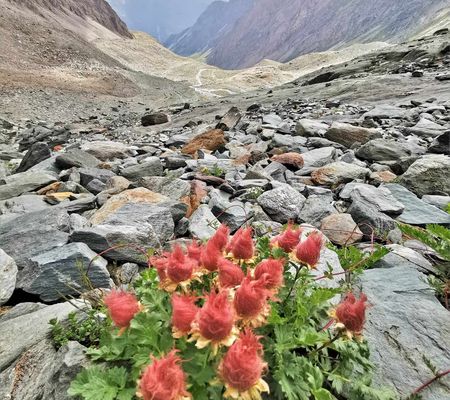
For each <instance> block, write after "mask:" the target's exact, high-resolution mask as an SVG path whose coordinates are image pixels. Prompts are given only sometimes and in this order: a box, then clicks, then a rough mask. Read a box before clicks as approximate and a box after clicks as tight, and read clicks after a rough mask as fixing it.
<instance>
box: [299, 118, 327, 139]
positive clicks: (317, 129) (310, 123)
mask: <svg viewBox="0 0 450 400" xmlns="http://www.w3.org/2000/svg"><path fill="white" fill-rule="evenodd" d="M327 130H328V125H327V124H324V123H322V122H320V121H316V120H313V119H301V120H300V121H298V122H297V125H296V126H295V132H296V133H297V135H299V136H304V137H316V136H320V137H322V136H324V135H325V132H326V131H327Z"/></svg>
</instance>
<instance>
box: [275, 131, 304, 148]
mask: <svg viewBox="0 0 450 400" xmlns="http://www.w3.org/2000/svg"><path fill="white" fill-rule="evenodd" d="M306 142H307V139H305V138H304V137H301V136H291V135H281V134H279V133H276V134H275V135H273V138H272V142H271V144H270V145H271V146H272V147H286V148H287V150H288V151H296V152H301V153H303V152H304V150H306V148H305V146H306Z"/></svg>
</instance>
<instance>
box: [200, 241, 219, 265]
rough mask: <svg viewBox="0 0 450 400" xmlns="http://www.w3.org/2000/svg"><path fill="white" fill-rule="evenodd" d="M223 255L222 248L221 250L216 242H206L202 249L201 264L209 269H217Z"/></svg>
mask: <svg viewBox="0 0 450 400" xmlns="http://www.w3.org/2000/svg"><path fill="white" fill-rule="evenodd" d="M221 257H222V252H221V250H219V248H218V247H217V246H216V245H215V244H214V242H211V241H209V242H208V243H206V246H205V248H204V249H203V251H202V254H201V257H200V261H201V262H200V264H201V265H202V266H203V267H205V268H206V269H207V270H208V271H211V272H213V271H217V268H218V267H219V260H220V258H221Z"/></svg>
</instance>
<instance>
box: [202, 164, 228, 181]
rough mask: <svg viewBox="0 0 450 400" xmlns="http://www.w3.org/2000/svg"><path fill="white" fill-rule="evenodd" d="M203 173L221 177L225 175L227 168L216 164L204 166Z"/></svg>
mask: <svg viewBox="0 0 450 400" xmlns="http://www.w3.org/2000/svg"><path fill="white" fill-rule="evenodd" d="M202 173H203V174H205V175H210V176H216V177H218V178H221V177H223V176H224V175H225V170H224V169H222V168H220V167H219V166H218V165H214V167H212V168H207V167H204V168H202Z"/></svg>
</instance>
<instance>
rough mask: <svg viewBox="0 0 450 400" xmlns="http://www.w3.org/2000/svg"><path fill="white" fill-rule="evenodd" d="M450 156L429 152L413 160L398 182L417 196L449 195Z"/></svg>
mask: <svg viewBox="0 0 450 400" xmlns="http://www.w3.org/2000/svg"><path fill="white" fill-rule="evenodd" d="M449 176H450V157H448V156H445V155H440V154H429V155H426V156H423V157H421V158H419V159H418V160H417V161H415V162H414V163H413V164H412V165H411V166H410V167H409V168H408V170H407V171H406V172H405V173H404V174H403V176H402V177H401V178H400V183H401V184H402V185H403V186H405V187H407V188H408V189H409V190H411V191H412V192H414V193H415V194H416V195H418V196H420V197H421V196H423V195H425V194H439V195H450V179H449Z"/></svg>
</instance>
